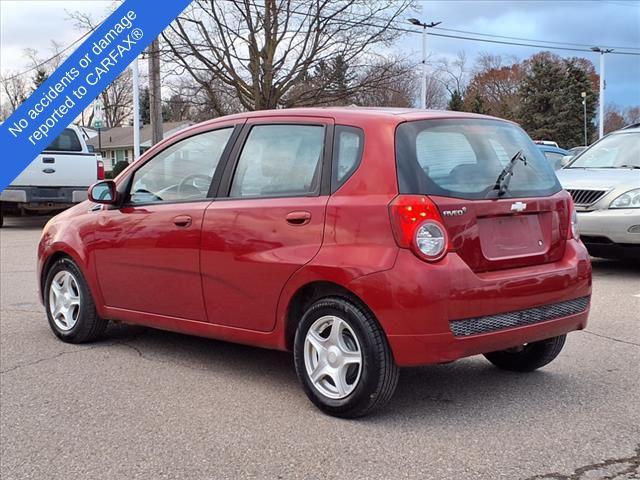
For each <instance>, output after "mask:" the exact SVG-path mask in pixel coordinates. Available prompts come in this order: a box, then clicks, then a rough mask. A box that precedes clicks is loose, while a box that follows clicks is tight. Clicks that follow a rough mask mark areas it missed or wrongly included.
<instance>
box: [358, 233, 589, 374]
mask: <svg viewBox="0 0 640 480" xmlns="http://www.w3.org/2000/svg"><path fill="white" fill-rule="evenodd" d="M350 288H352V290H353V291H354V292H355V293H356V294H358V295H359V296H360V297H361V298H362V299H363V301H365V303H366V304H367V305H368V306H369V307H370V308H371V309H372V310H373V312H374V313H375V315H376V317H377V318H378V320H379V321H380V323H381V325H382V327H383V329H384V330H385V333H386V334H387V338H388V340H389V344H390V346H391V349H392V351H393V355H394V358H395V361H396V363H397V364H398V365H399V366H412V365H425V364H431V363H441V362H448V361H452V360H456V359H458V358H462V357H466V356H469V355H475V354H478V353H486V352H492V351H496V350H503V349H506V348H510V347H514V346H517V345H521V344H523V343H529V342H533V341H537V340H543V339H545V338H551V337H554V336H558V335H562V334H564V333H567V332H569V331H572V330H579V329H582V328H584V327H585V326H586V323H587V316H588V311H589V309H588V305H587V307H586V309H585V310H584V311H581V312H580V313H575V314H568V315H566V316H562V317H557V318H553V319H551V320H545V318H546V317H541V320H543V321H537V322H535V323H530V324H527V325H524V326H515V327H507V328H501V329H499V330H495V331H491V332H488V333H479V334H473V335H469V336H463V337H460V336H455V335H454V334H453V333H452V327H451V322H453V321H459V320H463V319H473V318H478V317H485V316H494V315H497V314H503V313H504V314H508V313H510V312H521V311H524V310H531V309H534V308H535V307H544V306H548V305H555V304H560V303H562V302H566V301H569V300H574V299H578V298H582V297H589V296H590V295H591V263H590V261H589V255H588V254H587V252H586V249H585V248H584V246H583V245H582V244H581V243H580V242H577V241H575V240H570V241H568V242H567V244H566V248H565V254H564V257H563V258H562V259H561V260H559V261H557V262H553V263H549V264H543V265H535V266H532V267H521V268H513V269H508V270H500V271H495V272H486V273H475V272H473V271H472V270H471V269H470V268H469V267H468V266H467V264H466V263H464V261H463V260H462V259H461V258H460V257H458V256H457V255H456V254H455V253H451V254H448V255H447V256H446V257H445V258H444V259H443V260H441V261H440V262H437V263H435V264H428V263H425V262H422V261H421V260H419V259H417V258H416V257H415V256H414V255H413V254H412V253H411V252H409V251H408V250H401V251H400V252H399V255H398V259H397V261H396V264H395V265H394V267H393V268H392V269H391V270H388V271H386V272H380V273H377V274H373V275H368V276H365V277H361V278H358V279H356V280H355V281H354V282H352V283H351V284H350ZM539 310H540V311H542V310H543V309H539ZM533 311H534V312H535V311H536V310H533Z"/></svg>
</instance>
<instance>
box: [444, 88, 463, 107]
mask: <svg viewBox="0 0 640 480" xmlns="http://www.w3.org/2000/svg"><path fill="white" fill-rule="evenodd" d="M447 109H449V110H453V111H455V112H462V111H464V99H463V98H462V94H461V93H460V91H459V90H458V89H455V90H454V91H453V93H452V94H451V98H450V99H449V103H448V105H447Z"/></svg>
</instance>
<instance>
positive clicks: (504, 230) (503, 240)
mask: <svg viewBox="0 0 640 480" xmlns="http://www.w3.org/2000/svg"><path fill="white" fill-rule="evenodd" d="M543 215H547V214H546V213H542V214H531V215H514V216H502V217H486V218H479V219H478V228H479V233H480V245H481V247H482V253H483V254H484V256H485V258H487V259H488V260H500V259H505V258H513V257H523V256H529V255H539V254H542V253H545V252H546V251H547V249H548V244H547V243H548V241H547V239H546V238H545V237H546V236H545V235H544V232H543V229H542V225H541V224H542V222H541V220H542V219H541V216H543Z"/></svg>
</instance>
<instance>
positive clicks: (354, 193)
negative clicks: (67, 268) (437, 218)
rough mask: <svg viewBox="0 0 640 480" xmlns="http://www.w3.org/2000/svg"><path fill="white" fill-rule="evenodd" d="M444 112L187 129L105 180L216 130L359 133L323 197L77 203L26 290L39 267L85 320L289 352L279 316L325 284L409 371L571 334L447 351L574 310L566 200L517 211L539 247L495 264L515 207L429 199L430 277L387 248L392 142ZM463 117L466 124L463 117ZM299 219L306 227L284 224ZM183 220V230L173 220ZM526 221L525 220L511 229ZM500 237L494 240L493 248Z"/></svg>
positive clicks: (579, 269)
mask: <svg viewBox="0 0 640 480" xmlns="http://www.w3.org/2000/svg"><path fill="white" fill-rule="evenodd" d="M469 116H470V115H469V114H462V113H456V112H433V113H430V112H419V111H411V110H406V111H376V110H371V111H367V110H357V109H300V110H285V111H277V112H273V111H272V112H254V113H248V114H239V115H234V116H231V117H225V118H223V119H217V120H213V121H210V122H205V123H203V124H200V125H197V126H194V127H192V128H190V129H188V130H186V131H183V132H181V133H180V134H178V135H177V136H174V137H172V138H170V139H167V140H165V141H163V142H161V143H160V144H158V145H156V146H154V147H153V148H152V149H150V150H149V151H147V152H146V153H145V154H144V155H143V156H142V157H141V158H140V160H139V161H137V162H135V163H133V164H132V165H131V166H129V168H128V169H127V170H125V171H124V172H123V173H122V174H121V175H120V176H119V177H118V179H117V180H116V183H117V184H118V188H119V189H120V188H124V187H125V182H126V181H127V179H128V177H129V175H130V173H131V172H132V170H135V169H136V168H137V167H138V166H139V165H140V164H143V163H144V162H146V161H147V160H148V159H150V158H152V157H153V156H154V155H155V154H156V153H158V152H160V151H162V150H163V149H165V148H167V146H169V145H171V144H172V143H175V142H176V141H179V140H181V139H184V138H186V137H188V136H191V135H194V134H197V133H201V132H206V131H209V130H212V129H215V128H218V127H222V126H229V125H236V126H243V125H244V124H245V123H248V124H251V123H261V122H267V123H269V122H270V123H273V122H274V121H275V122H278V121H279V122H281V123H297V122H307V123H309V122H312V123H313V122H319V123H323V124H325V125H328V126H331V125H333V123H335V124H336V125H349V126H354V127H358V128H360V129H362V130H363V132H364V138H365V143H364V150H363V155H362V160H361V163H360V166H359V168H358V169H357V170H356V171H355V172H354V173H353V175H352V176H351V177H350V178H349V180H348V181H347V182H346V183H345V184H344V185H343V186H341V187H340V188H339V189H338V190H337V191H336V192H334V193H332V194H331V195H329V194H326V195H325V194H321V195H318V196H309V197H295V198H272V199H230V198H225V195H224V192H218V195H219V198H216V199H211V200H207V201H202V202H190V203H175V204H169V205H167V204H163V205H154V206H140V207H124V208H116V207H106V206H103V207H97V208H96V205H95V204H92V203H91V202H88V201H87V202H84V203H82V204H79V205H77V206H75V207H73V208H71V209H69V210H67V211H66V212H64V213H62V214H61V215H59V216H57V217H55V218H54V219H53V220H52V221H51V222H50V223H49V224H48V225H47V227H45V230H44V232H43V237H42V240H41V243H40V246H39V250H38V272H39V278H38V280H39V282H40V283H39V284H40V286H42V282H43V280H44V278H43V277H44V274H45V273H46V268H47V266H48V265H49V263H50V260H51V259H52V258H55V256H56V255H60V254H64V255H68V256H70V257H71V258H72V259H73V260H74V261H75V262H76V263H77V264H78V265H79V266H80V268H81V269H82V271H83V273H84V275H85V277H86V280H87V282H88V284H89V287H90V289H91V291H92V294H93V297H94V301H95V304H96V308H97V310H98V314H99V315H100V316H102V317H104V318H109V319H117V320H122V321H125V322H131V323H137V324H143V325H147V326H152V327H156V328H162V329H166V330H172V331H176V332H181V333H187V334H193V335H199V336H206V337H211V338H219V339H223V340H229V341H234V342H240V343H246V344H251V345H256V346H261V347H266V348H276V349H287V348H289V347H290V345H289V343H288V342H289V340H288V338H287V322H288V321H290V319H289V316H288V313H289V311H290V309H291V302H292V299H293V298H294V297H295V296H296V293H297V292H299V291H300V289H302V288H305V286H308V285H310V284H316V283H318V282H323V283H326V284H333V285H336V286H339V287H340V288H342V289H345V290H348V291H349V292H351V293H352V294H353V295H354V296H356V297H358V298H359V299H360V300H361V301H362V302H363V303H364V304H366V305H367V306H368V308H369V309H370V310H371V311H372V313H373V314H374V315H375V317H376V318H377V319H378V321H379V323H380V325H381V327H382V328H383V330H384V331H385V333H386V335H387V338H388V341H389V344H390V346H391V349H392V351H393V355H394V359H395V361H396V363H397V364H398V365H400V366H405V365H422V364H428V363H438V362H446V361H451V360H455V359H457V358H460V357H464V356H468V355H473V354H477V353H484V352H489V351H495V350H500V349H504V348H509V347H512V346H516V345H519V344H522V343H526V342H531V341H535V340H541V339H544V338H550V337H552V336H556V335H560V334H563V333H566V332H569V331H571V330H576V329H581V328H584V327H585V325H586V321H587V315H588V309H587V310H586V311H584V312H582V313H580V314H577V315H571V316H568V317H563V318H559V319H556V320H550V321H544V322H539V323H536V324H533V325H529V326H525V327H518V328H508V329H504V330H500V331H496V332H492V333H487V334H479V335H473V336H471V337H468V338H456V337H454V336H453V334H452V333H451V331H450V328H449V322H450V321H452V320H460V319H465V318H475V317H479V316H483V315H492V314H498V313H502V312H511V311H518V310H523V309H528V308H532V307H536V306H540V305H547V304H551V303H555V302H561V301H565V300H570V299H575V298H580V297H586V296H589V295H590V293H591V266H590V262H589V257H588V255H587V253H586V250H585V248H584V246H583V245H582V244H581V243H580V242H579V241H578V240H575V239H567V237H568V231H569V218H568V213H567V212H568V211H569V210H568V205H569V203H568V202H569V197H568V194H566V193H565V192H560V193H558V194H556V195H553V196H551V197H544V198H530V199H522V201H524V202H526V203H527V206H528V211H527V214H529V215H531V214H532V213H531V212H533V214H535V215H540V218H541V220H540V223H539V224H540V229H541V231H540V232H539V234H540V238H541V241H542V244H539V243H530V244H526V245H524V246H522V245H521V248H520V250H519V251H509V245H508V244H507V242H503V243H500V242H497V243H496V242H494V243H492V244H489V243H487V242H486V241H484V243H483V235H481V233H482V232H481V229H485V233H486V229H489V231H490V232H491V231H493V230H496V229H498V230H499V229H500V228H502V225H503V223H505V222H506V223H511V225H510V226H511V227H513V226H514V225H516V226H517V225H519V224H522V223H523V222H524V223H526V222H528V220H527V218H526V215H523V216H522V217H519V216H518V215H517V214H514V213H513V212H511V211H510V210H509V207H510V205H511V204H512V203H513V199H511V200H509V199H505V200H486V201H464V200H459V199H454V198H446V197H431V198H432V200H433V201H434V203H435V204H436V205H437V206H438V208H439V209H440V211H443V210H449V209H456V208H460V207H461V206H462V205H463V204H464V205H465V206H466V207H467V208H469V209H473V213H474V215H470V216H469V217H462V216H460V217H455V216H454V217H444V222H445V225H446V227H447V230H448V231H449V235H450V237H451V245H452V250H453V251H451V252H449V253H448V254H447V255H446V256H444V258H442V259H441V260H439V261H437V262H434V263H429V262H425V261H423V260H421V259H419V258H417V257H416V256H415V255H414V254H413V253H412V252H411V251H410V250H408V249H404V248H399V247H398V245H397V243H396V241H395V239H394V235H393V231H392V228H391V224H390V217H389V204H390V203H391V201H392V200H393V199H394V198H395V197H396V196H397V195H398V184H397V174H396V164H395V161H394V159H395V129H396V127H397V125H398V124H399V123H401V122H404V121H408V120H417V119H428V118H466V117H469ZM474 117H475V118H477V117H479V116H474ZM292 212H293V213H294V214H295V215H294V216H296V215H298V214H299V213H300V212H303V213H305V214H309V215H308V221H305V222H304V224H302V225H296V224H291V223H289V222H288V221H287V216H288V215H289V214H291V213H292ZM185 216H188V217H190V224H189V226H188V227H184V226H176V225H175V224H174V220H175V219H176V217H179V220H183V219H184V217H185ZM523 217H524V218H523ZM507 238H508V237H507Z"/></svg>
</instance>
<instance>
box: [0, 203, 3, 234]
mask: <svg viewBox="0 0 640 480" xmlns="http://www.w3.org/2000/svg"><path fill="white" fill-rule="evenodd" d="M3 210H4V208H3V207H2V202H0V228H2V226H3V225H4V212H3Z"/></svg>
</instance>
